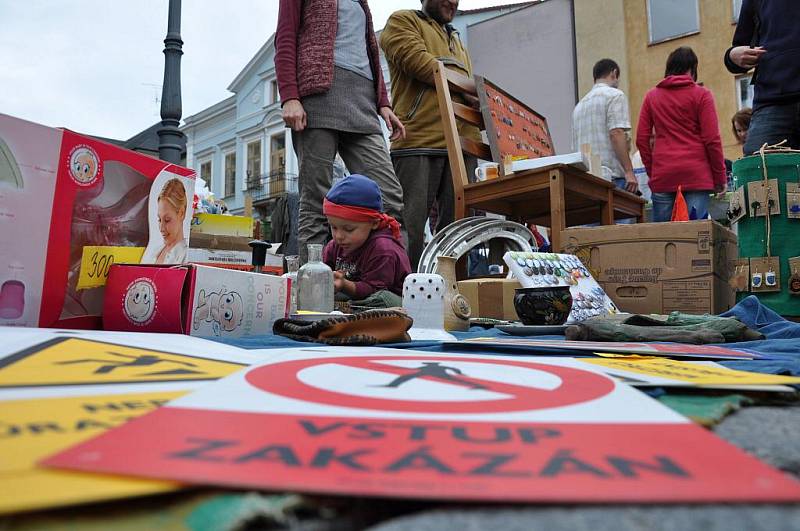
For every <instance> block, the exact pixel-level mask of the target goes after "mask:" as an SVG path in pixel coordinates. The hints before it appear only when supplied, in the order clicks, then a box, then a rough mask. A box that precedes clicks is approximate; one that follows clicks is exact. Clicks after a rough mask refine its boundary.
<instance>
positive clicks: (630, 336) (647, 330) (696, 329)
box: [565, 312, 764, 345]
mask: <svg viewBox="0 0 800 531" xmlns="http://www.w3.org/2000/svg"><path fill="white" fill-rule="evenodd" d="M565 335H566V338H567V339H571V340H575V341H623V342H628V341H672V342H675V343H690V344H696V345H702V344H707V343H727V342H736V341H753V340H757V339H763V338H764V336H763V335H762V334H760V333H758V332H756V331H754V330H751V329H750V328H748V327H747V325H745V324H744V323H742V322H741V321H739V320H738V319H736V318H734V317H719V316H716V315H708V314H706V315H689V314H685V313H680V312H672V313H671V314H670V315H668V316H665V315H638V314H634V315H628V314H618V315H604V316H598V317H592V318H591V319H587V320H585V321H582V322H580V323H577V324H575V325H572V326H570V327H568V328H567V331H566V333H565Z"/></svg>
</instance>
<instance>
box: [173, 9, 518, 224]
mask: <svg viewBox="0 0 800 531" xmlns="http://www.w3.org/2000/svg"><path fill="white" fill-rule="evenodd" d="M530 3H531V2H526V3H521V4H513V5H506V6H497V7H494V8H485V9H476V10H472V11H460V12H459V13H458V15H457V17H456V18H455V20H454V21H453V25H454V26H455V27H456V29H458V30H459V33H460V35H461V38H462V40H463V41H464V42H465V43H466V42H467V33H468V26H470V25H473V24H476V23H479V22H481V21H484V20H487V19H490V18H494V17H497V16H501V15H503V14H507V13H509V12H510V11H514V10H516V9H520V8H521V7H524V6H526V5H529V4H530ZM273 41H274V35H273V36H272V37H270V38H269V40H268V41H267V43H266V44H264V46H263V47H262V48H261V49H260V50H259V51H258V53H256V55H255V56H254V57H253V58H252V59H251V60H250V62H249V63H248V64H247V65H246V66H245V67H244V69H243V70H242V71H241V72H240V73H239V75H238V76H236V79H234V80H233V82H231V84H230V86H228V90H229V91H231V92H232V93H233V96H231V97H229V98H227V99H225V100H223V101H221V102H219V103H217V104H215V105H212V106H211V107H209V108H207V109H205V110H203V111H200V112H199V113H196V114H193V115H191V116H188V117H187V118H186V119H185V121H184V126H183V127H182V130H183V132H184V133H186V137H187V140H186V150H187V152H186V165H187V166H188V167H190V168H194V169H195V170H196V171H197V175H198V177H200V178H202V179H204V180H205V181H206V182H207V183H208V185H209V189H210V190H211V191H212V192H213V193H214V196H215V197H216V198H218V199H223V200H224V201H225V203H226V204H227V205H228V208H229V209H230V211H231V212H232V213H234V214H241V213H242V212H243V211H244V207H245V201H246V200H245V198H246V197H247V196H249V197H250V198H251V199H252V204H253V207H254V211H253V213H254V217H257V218H267V219H268V218H269V216H270V214H271V207H272V205H273V204H274V200H276V199H277V198H278V197H279V196H281V195H283V194H285V193H287V192H296V191H297V174H298V163H297V158H296V156H295V154H294V150H293V149H292V135H291V132H290V130H289V129H287V128H285V127H284V124H283V120H282V119H281V105H280V95H279V94H278V83H277V80H276V77H275V46H274V42H273ZM381 64H382V67H383V75H384V79H385V80H386V84H387V88H389V87H391V80H390V79H389V69H388V65H387V64H386V60H385V59H384V58H383V56H381Z"/></svg>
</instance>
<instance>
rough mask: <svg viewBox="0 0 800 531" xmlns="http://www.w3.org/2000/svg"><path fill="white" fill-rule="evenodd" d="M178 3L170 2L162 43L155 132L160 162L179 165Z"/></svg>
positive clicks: (182, 137)
mask: <svg viewBox="0 0 800 531" xmlns="http://www.w3.org/2000/svg"><path fill="white" fill-rule="evenodd" d="M182 48H183V41H182V40H181V0H169V20H168V22H167V38H166V39H164V86H163V88H162V91H161V128H160V129H159V130H158V156H159V158H160V159H161V160H165V161H167V162H172V163H174V164H180V163H181V153H183V151H184V150H185V149H186V135H184V134H183V131H181V130H180V129H179V128H178V126H179V125H180V123H181V114H182V109H181V55H183V50H182Z"/></svg>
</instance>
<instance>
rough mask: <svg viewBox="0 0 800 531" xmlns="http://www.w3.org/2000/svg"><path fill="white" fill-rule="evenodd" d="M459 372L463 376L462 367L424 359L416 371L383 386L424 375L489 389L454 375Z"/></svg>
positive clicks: (393, 385) (396, 384)
mask: <svg viewBox="0 0 800 531" xmlns="http://www.w3.org/2000/svg"><path fill="white" fill-rule="evenodd" d="M451 373H453V374H457V375H459V376H463V375H464V373H463V372H461V369H459V368H458V367H448V366H447V365H440V364H439V362H438V361H423V362H422V367H418V368H417V369H416V371H415V372H412V373H409V374H403V375H400V376H398V377H397V378H395V379H394V380H392V381H391V382H389V383H388V384H386V385H383V386H381V387H400V386H401V385H403V384H404V383H406V382H407V381H409V380H413V379H414V378H422V377H425V376H427V377H429V378H437V379H439V380H446V381H448V382H454V383H457V384H460V385H465V386H467V387H469V388H471V389H488V387H486V386H485V385H481V384H479V383H476V382H471V381H469V380H467V379H464V378H459V377H458V376H453V374H451Z"/></svg>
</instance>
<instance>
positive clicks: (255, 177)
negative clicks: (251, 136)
mask: <svg viewBox="0 0 800 531" xmlns="http://www.w3.org/2000/svg"><path fill="white" fill-rule="evenodd" d="M260 181H261V140H256V141H255V142H250V143H249V144H247V186H248V187H252V186H258V183H259V182H260Z"/></svg>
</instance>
